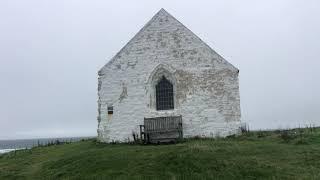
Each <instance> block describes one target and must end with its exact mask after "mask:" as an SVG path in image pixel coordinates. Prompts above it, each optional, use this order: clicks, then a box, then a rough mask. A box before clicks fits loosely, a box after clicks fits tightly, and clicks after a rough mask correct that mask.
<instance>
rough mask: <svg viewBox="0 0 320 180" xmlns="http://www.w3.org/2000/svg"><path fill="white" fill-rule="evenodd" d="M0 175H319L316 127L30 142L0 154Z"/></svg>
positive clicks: (318, 131)
mask: <svg viewBox="0 0 320 180" xmlns="http://www.w3.org/2000/svg"><path fill="white" fill-rule="evenodd" d="M0 179H320V129H319V128H316V129H300V130H290V131H289V132H283V131H282V132H281V131H273V132H250V133H244V134H243V135H241V136H237V137H229V138H224V139H188V140H186V141H185V142H183V143H178V144H170V145H133V144H102V143H97V142H96V141H95V140H86V141H81V142H76V143H71V144H63V145H52V146H48V147H36V148H33V149H31V150H19V151H17V152H16V153H14V152H11V153H8V154H4V155H0Z"/></svg>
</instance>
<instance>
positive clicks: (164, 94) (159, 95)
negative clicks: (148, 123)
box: [156, 76, 174, 110]
mask: <svg viewBox="0 0 320 180" xmlns="http://www.w3.org/2000/svg"><path fill="white" fill-rule="evenodd" d="M156 107H157V110H169V109H174V100H173V85H172V84H171V82H170V81H168V80H167V79H166V78H165V77H164V76H162V78H161V80H160V81H159V82H158V84H157V85H156Z"/></svg>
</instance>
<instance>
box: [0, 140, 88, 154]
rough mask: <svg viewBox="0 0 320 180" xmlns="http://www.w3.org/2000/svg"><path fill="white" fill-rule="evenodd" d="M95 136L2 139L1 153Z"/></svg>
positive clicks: (0, 142) (0, 144) (0, 141)
mask: <svg viewBox="0 0 320 180" xmlns="http://www.w3.org/2000/svg"><path fill="white" fill-rule="evenodd" d="M91 138H94V137H64V138H39V139H15V140H0V154H3V153H7V152H10V151H14V150H19V149H30V148H32V147H35V146H39V145H46V144H49V143H54V142H56V141H59V142H77V141H81V140H85V139H91Z"/></svg>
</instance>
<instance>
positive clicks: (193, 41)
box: [97, 9, 241, 142]
mask: <svg viewBox="0 0 320 180" xmlns="http://www.w3.org/2000/svg"><path fill="white" fill-rule="evenodd" d="M98 74H99V80H98V81H99V84H98V113H99V114H98V130H97V132H98V139H99V140H100V141H102V142H113V141H119V142H124V141H128V140H130V141H131V140H133V134H139V133H140V134H141V132H140V130H141V128H142V130H143V128H144V130H143V131H145V132H151V131H152V130H157V133H158V135H157V136H156V137H157V138H159V139H161V138H165V137H170V136H171V137H172V138H175V137H176V136H175V130H176V129H179V128H180V129H179V136H180V137H181V136H182V137H184V138H186V137H195V136H200V137H217V136H219V137H225V136H228V135H232V134H237V133H239V132H240V117H241V113H240V95H239V81H238V75H239V70H238V69H237V68H236V67H234V66H233V65H232V64H230V63H229V62H227V61H226V60H225V59H224V58H223V57H221V56H220V55H219V54H218V53H216V52H215V51H214V50H213V49H211V48H210V47H209V46H208V45H207V44H206V43H204V42H203V41H202V40H201V39H200V38H199V37H197V36H196V35H195V34H194V33H193V32H192V31H190V30H189V29H188V28H187V27H185V26H184V25H183V24H182V23H180V22H179V21H178V20H177V19H175V18H174V17H173V16H172V15H170V14H169V13H168V12H166V11H165V10H164V9H161V10H160V11H159V12H158V13H157V14H156V15H155V16H154V17H153V18H152V19H151V20H150V21H149V22H148V23H147V24H146V25H145V26H144V27H143V28H142V29H141V30H140V31H139V32H138V33H137V34H136V35H135V36H134V37H133V38H132V39H131V40H130V41H129V42H128V43H127V44H126V45H125V46H124V47H123V48H122V49H121V50H120V52H118V53H117V54H116V55H115V56H114V57H113V58H112V59H111V60H110V61H109V62H108V63H107V64H106V65H105V66H103V67H102V68H101V70H100V71H99V73H98ZM148 120H152V124H151V125H150V123H149V125H148V126H147V125H146V123H148V122H149V121H148ZM150 122H151V121H150ZM140 125H142V126H140ZM152 128H153V129H152ZM154 128H156V129H154ZM170 128H171V129H170ZM142 134H143V133H142ZM146 137H147V136H146ZM148 137H149V135H148ZM150 137H151V133H150Z"/></svg>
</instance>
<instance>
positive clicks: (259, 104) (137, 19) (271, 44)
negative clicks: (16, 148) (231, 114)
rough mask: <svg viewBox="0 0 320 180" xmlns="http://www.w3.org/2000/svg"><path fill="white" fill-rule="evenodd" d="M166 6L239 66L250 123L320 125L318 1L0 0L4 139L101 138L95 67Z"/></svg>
mask: <svg viewBox="0 0 320 180" xmlns="http://www.w3.org/2000/svg"><path fill="white" fill-rule="evenodd" d="M161 8H164V9H166V10H167V11H168V12H169V13H170V14H172V15H173V16H175V17H176V18H177V19H178V20H179V21H180V22H182V23H183V24H184V25H186V26H187V27H188V28H189V29H190V30H192V31H193V32H194V33H195V34H197V35H198V36H199V37H200V38H201V39H202V40H204V41H205V42H206V43H207V44H209V45H210V46H211V47H212V48H213V49H214V50H216V51H217V52H218V53H219V54H220V55H222V56H223V57H224V58H225V59H226V60H228V61H229V62H230V63H232V64H233V65H235V66H236V67H238V68H239V69H240V75H239V78H240V96H241V110H242V121H244V122H248V123H249V125H250V127H251V128H252V129H265V128H288V127H294V126H299V125H301V126H304V125H305V124H310V123H312V124H316V125H320V115H319V113H320V59H319V54H320V2H319V1H316V0H314V1H312V0H310V1H302V0H301V1H298V0H297V1H294V0H287V1H285V0H265V1H256V0H251V1H249V0H241V1H239V0H234V1H212V0H210V1H201V0H197V1H185V0H184V1H174V0H167V1H164V0H162V1H161V2H160V1H157V2H155V1H152V2H151V1H150V0H145V1H129V0H128V1H120V0H117V1H113V2H111V1H108V2H107V1H92V0H90V1H89V0H88V1H80V0H73V1H72V0H68V1H67V0H55V1H45V0H38V1H36V0H28V1H22V0H21V1H15V0H1V1H0V139H8V138H9V139H13V138H39V137H61V136H88V135H96V128H97V120H96V116H97V71H98V70H99V69H100V68H101V67H102V66H103V65H104V64H105V63H107V62H108V61H109V59H110V58H111V57H112V56H114V55H115V54H116V53H117V52H118V51H119V50H120V49H121V48H122V47H123V46H124V45H125V44H126V43H127V42H128V41H129V40H130V39H131V38H132V37H133V36H134V35H135V34H136V33H137V32H138V31H139V30H140V28H142V26H143V25H144V24H145V23H146V22H147V21H148V20H149V19H150V18H151V17H152V16H153V15H154V14H155V13H157V12H158V11H159V10H160V9H161Z"/></svg>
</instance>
